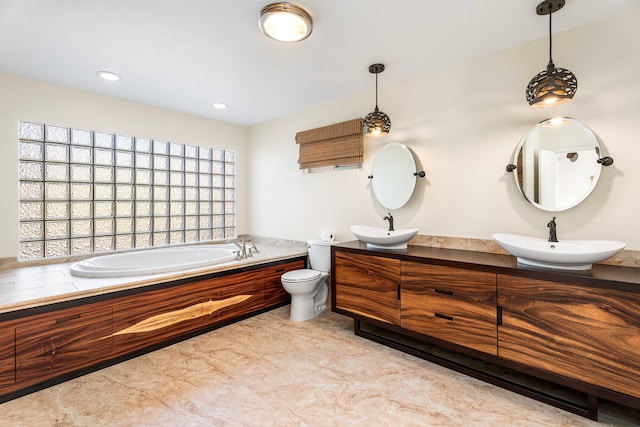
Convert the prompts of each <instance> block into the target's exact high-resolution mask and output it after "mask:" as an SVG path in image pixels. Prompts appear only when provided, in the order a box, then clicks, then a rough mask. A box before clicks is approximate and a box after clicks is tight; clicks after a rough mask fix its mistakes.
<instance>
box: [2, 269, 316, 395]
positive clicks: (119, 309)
mask: <svg viewBox="0 0 640 427" xmlns="http://www.w3.org/2000/svg"><path fill="white" fill-rule="evenodd" d="M305 262H306V261H305V259H304V258H302V257H299V258H296V259H293V260H287V261H276V262H274V263H272V264H268V265H266V266H264V267H263V266H255V267H249V268H245V269H242V270H240V271H233V270H231V271H228V272H222V273H217V274H214V275H208V276H205V277H201V278H198V277H194V278H190V279H182V280H178V281H175V282H169V283H160V284H155V285H149V286H146V287H139V288H133V289H129V290H126V291H121V292H115V293H113V294H108V293H107V294H104V295H99V296H96V297H89V298H86V299H84V300H77V301H69V302H66V303H61V304H57V305H53V306H51V307H46V306H45V307H36V308H33V309H27V310H24V311H23V312H20V313H17V314H16V315H14V316H12V313H5V314H3V315H1V316H0V402H2V401H6V400H9V399H12V398H15V397H18V396H20V395H22V394H25V393H27V392H32V391H35V390H37V389H40V388H43V387H44V386H47V385H51V384H53V383H55V382H60V381H62V380H64V379H68V378H71V377H72V376H74V375H78V374H79V373H82V372H86V371H88V370H91V369H97V368H99V367H103V366H106V365H109V364H113V363H117V362H119V361H122V360H124V359H126V358H129V357H131V356H132V355H137V354H141V353H144V352H147V351H150V350H153V349H156V348H159V347H161V346H163V345H167V344H169V343H171V342H175V341H177V340H179V339H183V338H184V337H188V336H191V335H193V334H196V333H201V332H204V331H208V330H211V329H213V328H215V327H218V326H220V325H224V324H227V323H229V322H234V321H237V320H240V319H243V318H245V317H247V316H250V315H253V314H257V313H259V312H261V311H265V310H268V309H271V308H275V307H276V306H278V305H282V304H283V303H285V302H287V300H286V299H283V298H281V294H280V288H281V286H280V288H276V286H275V281H276V276H277V279H278V283H279V280H280V276H281V275H282V274H283V273H285V272H287V271H290V270H294V269H299V268H304V267H305ZM272 293H276V295H275V296H274V295H271V294H272ZM285 293H286V291H285ZM287 295H288V294H287ZM60 306H65V307H64V308H60Z"/></svg>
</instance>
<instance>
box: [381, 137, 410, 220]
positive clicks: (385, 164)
mask: <svg viewBox="0 0 640 427" xmlns="http://www.w3.org/2000/svg"><path fill="white" fill-rule="evenodd" d="M371 178H372V180H371V189H372V190H373V195H374V196H375V198H376V200H378V202H379V203H380V204H381V205H382V206H384V207H385V208H387V209H398V208H400V207H402V206H404V205H405V204H406V203H407V202H408V201H409V199H411V196H412V195H413V191H414V189H415V187H416V161H415V159H414V157H413V153H412V152H411V150H410V149H409V148H408V147H407V146H406V145H403V144H400V143H398V142H391V143H389V144H387V145H385V146H384V147H382V148H381V149H380V151H378V154H377V155H376V158H375V160H374V161H373V166H372V169H371Z"/></svg>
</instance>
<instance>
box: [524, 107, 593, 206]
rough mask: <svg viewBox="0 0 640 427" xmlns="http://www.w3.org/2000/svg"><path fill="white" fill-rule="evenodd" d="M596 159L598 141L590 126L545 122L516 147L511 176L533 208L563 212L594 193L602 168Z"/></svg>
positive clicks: (564, 119) (564, 120) (555, 120)
mask: <svg viewBox="0 0 640 427" xmlns="http://www.w3.org/2000/svg"><path fill="white" fill-rule="evenodd" d="M599 159H600V146H599V145H598V138H597V137H596V135H595V134H594V133H593V131H592V130H591V129H589V127H587V126H586V125H585V124H583V123H582V122H580V121H578V120H575V119H572V118H569V117H561V118H553V119H547V120H543V121H541V122H540V123H538V124H537V125H535V126H534V127H532V128H531V129H530V130H529V131H528V132H527V133H526V134H525V136H524V137H523V138H522V140H521V141H520V143H519V144H518V146H517V147H516V151H515V154H514V159H513V163H514V164H515V165H516V168H515V171H514V172H515V173H514V174H513V176H514V178H515V181H516V185H517V186H518V189H519V190H520V192H521V193H522V195H523V196H524V197H525V199H526V200H527V201H529V203H531V204H532V205H533V206H535V207H537V208H539V209H542V210H545V211H563V210H567V209H569V208H572V207H574V206H576V205H577V204H579V203H580V202H582V201H583V200H584V199H585V198H586V197H587V196H588V195H589V194H590V193H591V191H593V189H594V188H595V186H596V184H597V183H598V178H599V177H600V170H601V169H602V165H601V164H600V163H599V162H598V160H599Z"/></svg>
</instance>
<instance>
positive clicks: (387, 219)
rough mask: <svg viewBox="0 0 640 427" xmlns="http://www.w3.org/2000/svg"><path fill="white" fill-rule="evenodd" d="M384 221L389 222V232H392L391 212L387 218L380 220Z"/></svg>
mask: <svg viewBox="0 0 640 427" xmlns="http://www.w3.org/2000/svg"><path fill="white" fill-rule="evenodd" d="M382 219H383V220H384V221H389V231H394V229H393V216H391V212H389V215H388V216H385V217H384V218H382Z"/></svg>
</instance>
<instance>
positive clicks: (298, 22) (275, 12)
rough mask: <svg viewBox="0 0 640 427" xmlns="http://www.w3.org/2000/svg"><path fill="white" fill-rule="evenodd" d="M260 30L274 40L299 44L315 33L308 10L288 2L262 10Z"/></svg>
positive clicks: (271, 5) (259, 23)
mask: <svg viewBox="0 0 640 427" xmlns="http://www.w3.org/2000/svg"><path fill="white" fill-rule="evenodd" d="M258 25H259V26H260V30H261V31H262V32H263V33H264V34H265V35H266V36H267V37H270V38H272V39H274V40H278V41H281V42H299V41H300V40H304V39H306V38H307V37H309V34H311V31H313V20H312V19H311V15H309V14H308V13H307V11H306V10H304V9H303V8H301V7H300V6H296V5H295V4H291V3H288V2H281V3H271V4H269V5H267V6H265V7H263V8H262V10H261V11H260V19H259V20H258Z"/></svg>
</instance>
